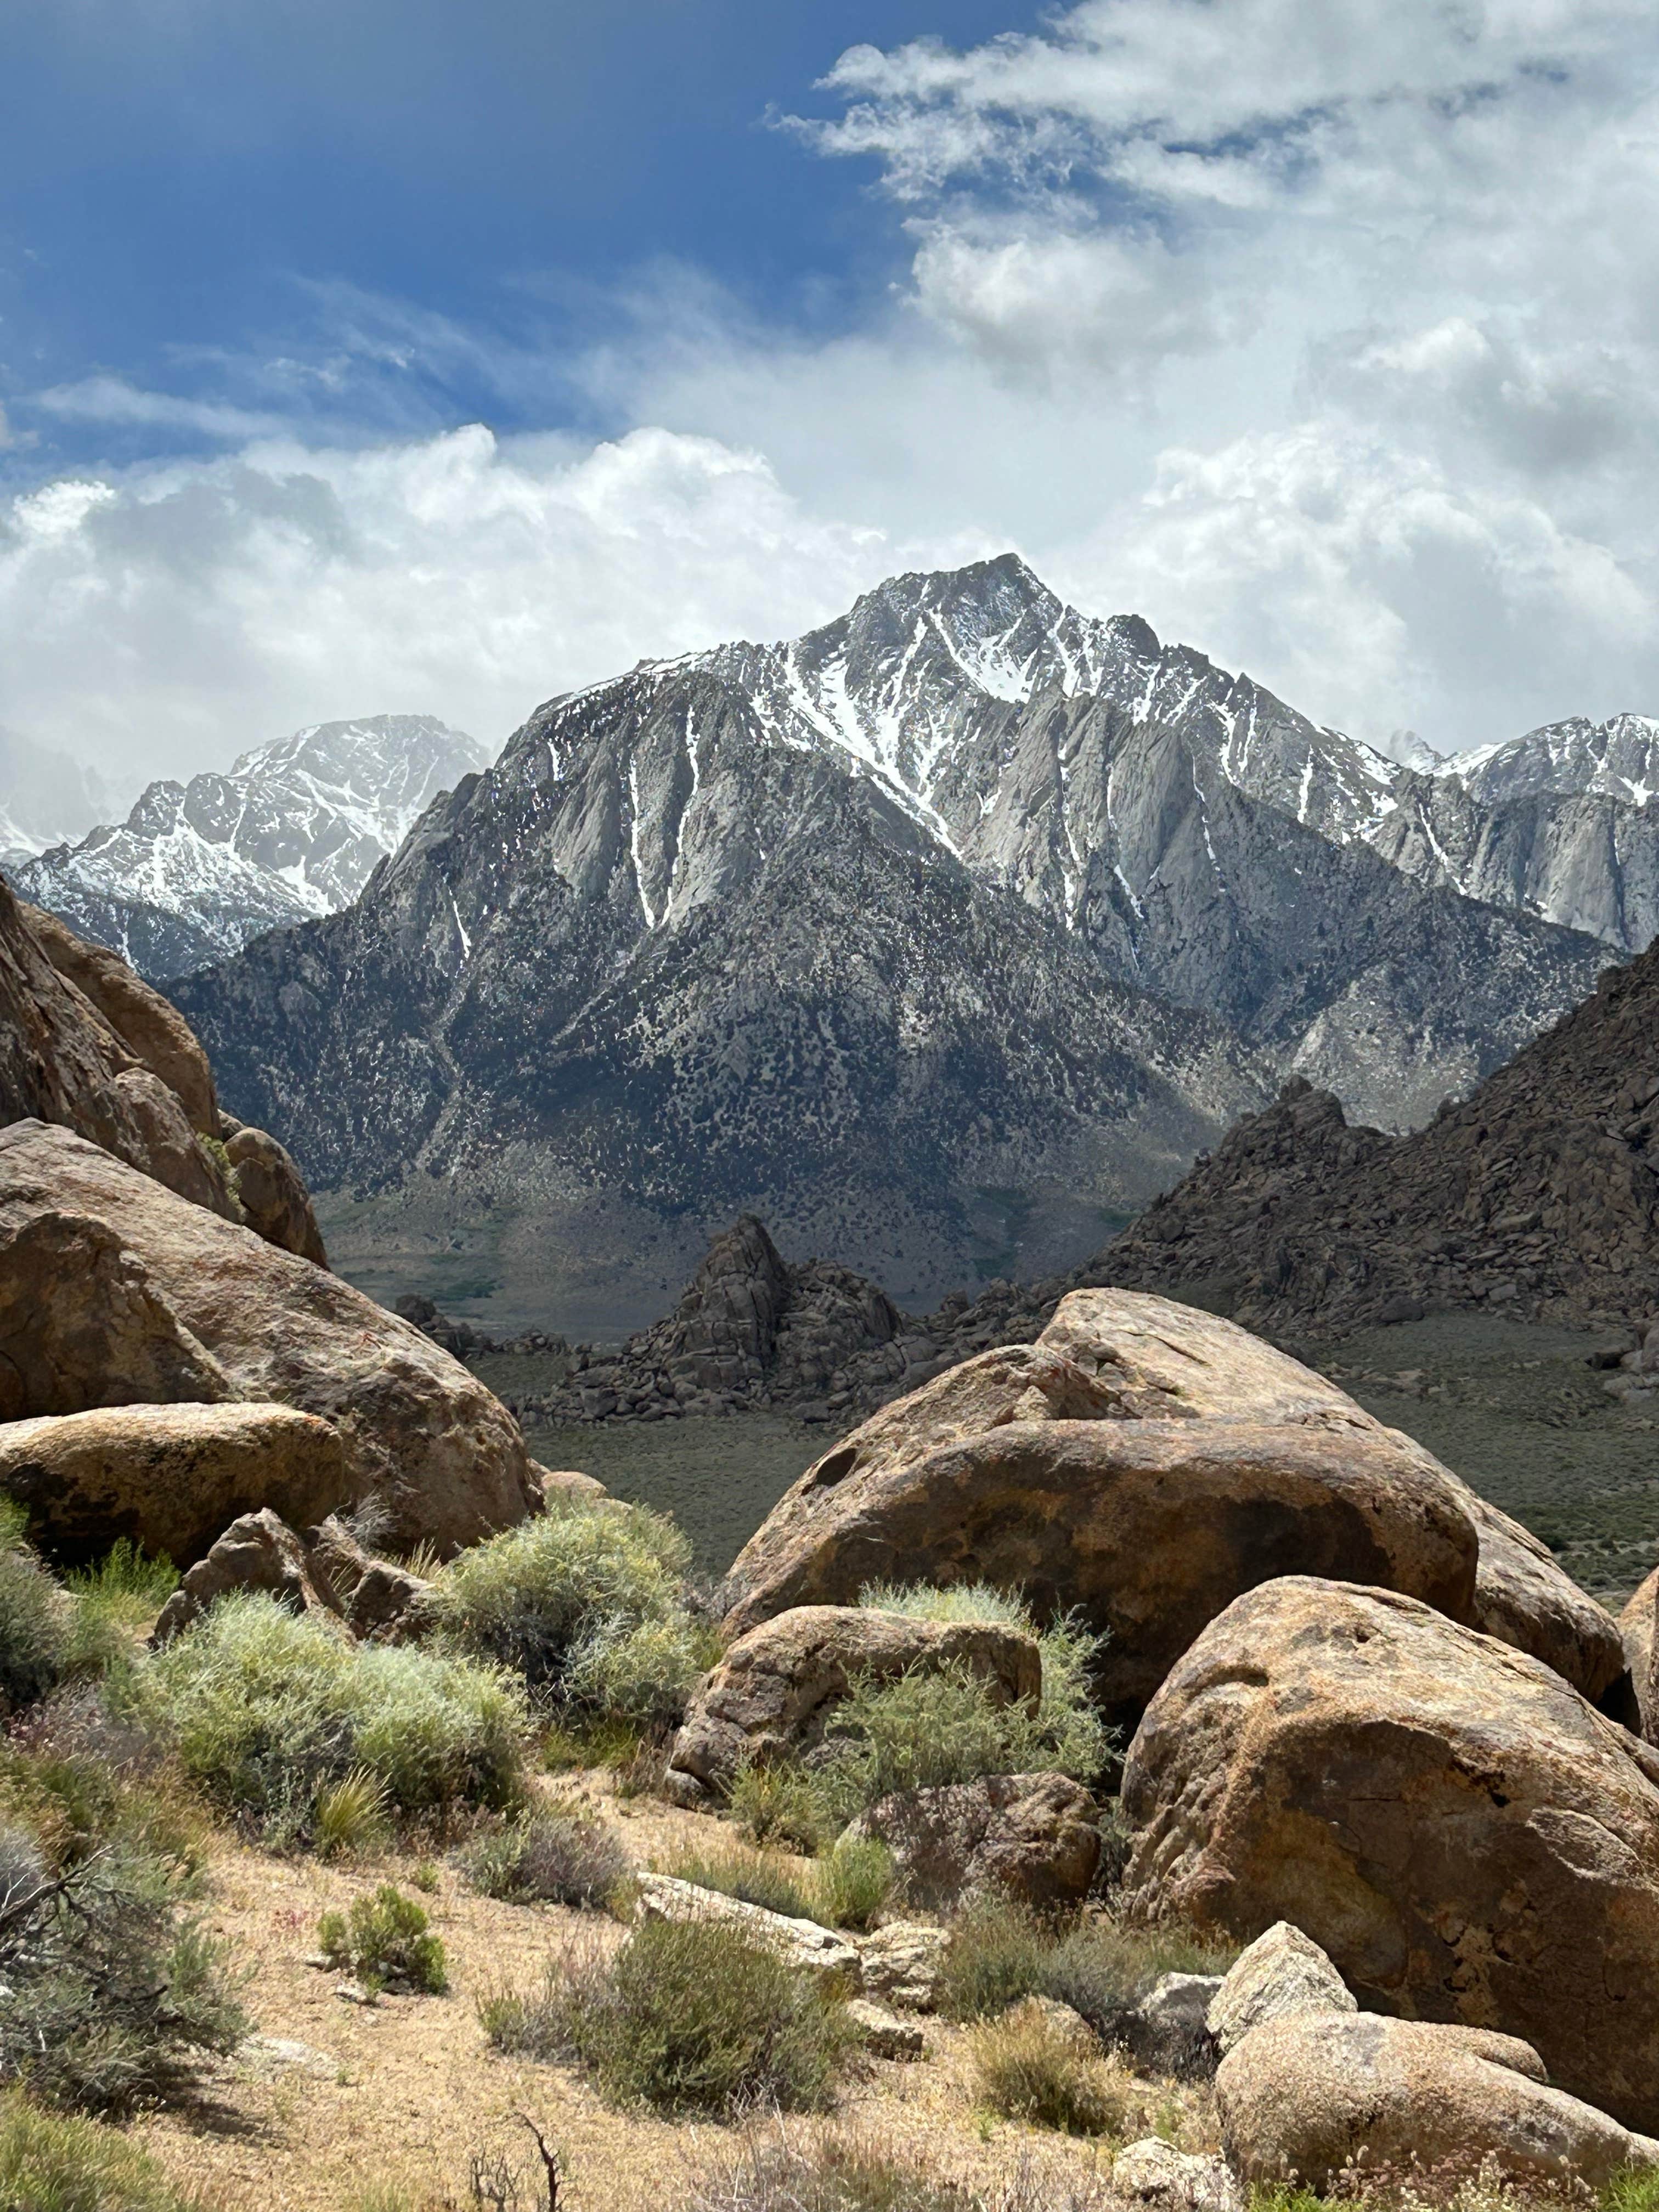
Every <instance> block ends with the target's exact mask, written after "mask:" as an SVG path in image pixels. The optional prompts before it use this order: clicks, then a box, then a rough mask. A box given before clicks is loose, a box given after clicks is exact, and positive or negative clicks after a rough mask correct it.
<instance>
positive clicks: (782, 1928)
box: [637, 1874, 864, 1996]
mask: <svg viewBox="0 0 1659 2212" xmlns="http://www.w3.org/2000/svg"><path fill="white" fill-rule="evenodd" d="M637 1900H638V1913H639V1917H640V1918H641V1920H714V1921H719V1922H720V1923H723V1924H724V1925H725V1926H726V1927H729V1928H734V1929H738V1931H739V1933H741V1934H742V1935H744V1936H747V1937H748V1938H749V1940H750V1942H752V1943H757V1944H764V1945H765V1946H766V1948H768V1949H769V1950H771V1951H775V1952H776V1953H777V1954H778V1956H779V1957H780V1958H781V1959H783V1960H786V1961H787V1964H788V1965H789V1966H792V1967H793V1969H794V1970H795V1972H797V1973H800V1974H805V1975H807V1976H809V1977H810V1978H811V1979H812V1980H813V1981H815V1982H817V1984H818V1986H819V1987H820V1988H821V1989H823V1990H826V1991H828V1992H829V1993H830V1994H832V1995H836V1996H855V1995H857V1994H858V1993H859V1992H860V1990H862V1988H863V1986H864V1970H863V1967H862V1966H861V1965H860V1960H859V1954H858V1953H857V1952H856V1951H855V1950H854V1948H853V1946H852V1945H851V1944H850V1943H849V1942H848V1941H847V1939H846V1937H845V1936H837V1935H836V1933H835V1931H834V1930H833V1929H829V1928H820V1927H819V1926H818V1924H817V1921H816V1920H797V1919H794V1918H793V1917H791V1916H790V1915H789V1914H787V1913H783V1912H769V1911H767V1910H766V1908H765V1906H764V1905H745V1904H744V1901H743V1899H741V1898H737V1897H727V1896H726V1895H724V1894H723V1893H721V1892H720V1890H717V1889H704V1888H703V1887H702V1885H701V1884H700V1883H697V1882H695V1881H680V1880H679V1878H678V1876H677V1875H667V1874H642V1875H640V1876H639V1877H638V1893H637Z"/></svg>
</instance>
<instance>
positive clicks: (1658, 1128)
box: [1097, 947, 1659, 1333]
mask: <svg viewBox="0 0 1659 2212" xmlns="http://www.w3.org/2000/svg"><path fill="white" fill-rule="evenodd" d="M1656 1024H1659V947H1655V948H1654V949H1652V950H1650V951H1648V952H1646V953H1644V954H1643V955H1642V957H1640V958H1639V959H1638V960H1636V961H1634V962H1632V963H1631V965H1630V966H1629V967H1627V968H1622V969H1608V970H1607V973H1606V974H1605V975H1604V976H1603V977H1602V979H1601V987H1599V988H1598V989H1597V991H1596V992H1595V994H1594V995H1593V996H1592V997H1591V998H1589V1000H1586V1001H1585V1003H1584V1004H1583V1006H1578V1007H1576V1008H1574V1010H1573V1011H1572V1012H1571V1013H1570V1014H1568V1015H1567V1016H1566V1017H1565V1019H1564V1020H1562V1021H1560V1022H1559V1023H1558V1024H1556V1025H1555V1026H1554V1027H1553V1029H1551V1030H1548V1031H1547V1032H1546V1033H1545V1035H1543V1036H1541V1037H1538V1038H1537V1039H1535V1040H1534V1042H1532V1043H1531V1044H1529V1045H1528V1047H1527V1048H1525V1050H1524V1051H1522V1052H1521V1053H1519V1054H1517V1055H1516V1058H1515V1059H1514V1060H1511V1061H1510V1062H1509V1064H1508V1065H1507V1066H1504V1067H1503V1068H1500V1069H1499V1070H1498V1072H1497V1073H1496V1074H1494V1075H1492V1076H1491V1077H1489V1078H1488V1079H1487V1080H1486V1082H1485V1083H1484V1084H1482V1085H1480V1088H1479V1089H1478V1090H1477V1091H1475V1092H1474V1095H1473V1097H1470V1098H1469V1099H1468V1100H1467V1101H1466V1102H1465V1103H1463V1104H1462V1105H1461V1106H1457V1107H1455V1108H1452V1109H1449V1110H1448V1111H1446V1112H1444V1113H1443V1114H1441V1115H1437V1117H1436V1119H1435V1120H1434V1121H1432V1122H1431V1123H1430V1125H1429V1126H1428V1127H1426V1128H1425V1129H1421V1130H1419V1131H1418V1132H1417V1133H1415V1134H1413V1135H1411V1136H1408V1137H1404V1138H1390V1137H1387V1136H1384V1135H1383V1134H1382V1133H1379V1132H1378V1131H1376V1130H1374V1129H1365V1128H1352V1127H1348V1125H1347V1123H1346V1121H1345V1119H1344V1116H1343V1114H1342V1109H1341V1108H1340V1104H1339V1103H1338V1102H1337V1100H1336V1099H1335V1098H1334V1097H1331V1096H1330V1094H1329V1093H1328V1092H1322V1091H1313V1090H1310V1089H1309V1088H1308V1087H1307V1086H1306V1085H1301V1084H1297V1085H1291V1086H1290V1087H1289V1088H1288V1089H1287V1090H1286V1091H1285V1093H1284V1094H1283V1095H1282V1096H1281V1097H1280V1098H1279V1100H1278V1102H1277V1103H1275V1104H1274V1105H1273V1107H1271V1108H1270V1109H1268V1110H1267V1112H1266V1113H1264V1114H1261V1115H1254V1116H1251V1117H1250V1118H1249V1119H1248V1120H1246V1121H1243V1122H1241V1123H1240V1125H1239V1126H1238V1127H1237V1128H1235V1129H1233V1130H1231V1132H1230V1133H1229V1134H1228V1136H1227V1139H1226V1140H1225V1143H1223V1144H1222V1145H1220V1146H1218V1147H1217V1148H1216V1150H1215V1151H1214V1152H1212V1154H1211V1155H1210V1157H1209V1158H1207V1159H1206V1160H1204V1161H1202V1162H1200V1164H1199V1165H1198V1166H1196V1167H1195V1168H1194V1170H1192V1172H1191V1174H1190V1175H1188V1176H1187V1177H1186V1178H1185V1180H1184V1181H1183V1182H1181V1183H1180V1184H1178V1185H1177V1186H1176V1188H1175V1189H1174V1190H1173V1191H1171V1192H1170V1194H1168V1195H1167V1196H1166V1197H1164V1198H1163V1199H1161V1200H1159V1201H1158V1204H1157V1205H1155V1206H1152V1207H1150V1208H1149V1209H1148V1210H1147V1212H1146V1213H1144V1214H1143V1215H1142V1216H1141V1217H1140V1218H1139V1220H1138V1221H1137V1222H1136V1223H1135V1225H1134V1226H1133V1229H1132V1230H1131V1231H1129V1232H1128V1234H1127V1236H1125V1237H1123V1238H1121V1239H1120V1240H1119V1242H1117V1243H1115V1244H1114V1245H1113V1246H1112V1247H1111V1248H1110V1249H1109V1250H1108V1251H1106V1252H1104V1253H1103V1254H1102V1255H1100V1259H1099V1261H1098V1262H1097V1266H1098V1267H1099V1269H1100V1271H1101V1273H1102V1274H1103V1278H1104V1279H1109V1280H1111V1281H1113V1282H1117V1283H1123V1284H1127V1285H1137V1286H1142V1287H1160V1286H1161V1287H1165V1288H1171V1287H1173V1286H1175V1285H1177V1284H1183V1283H1184V1284H1186V1285H1189V1286H1191V1285H1202V1286H1204V1287H1205V1288H1206V1291H1207V1292H1208V1293H1209V1294H1210V1295H1211V1296H1215V1295H1222V1296H1225V1298H1226V1299H1227V1301H1228V1303H1229V1304H1230V1308H1231V1310H1232V1311H1233V1312H1234V1313H1235V1314H1236V1315H1237V1317H1238V1318H1239V1319H1241V1320H1243V1321H1245V1322H1251V1323H1253V1324H1255V1325H1259V1326H1263V1327H1267V1328H1274V1329H1278V1330H1280V1331H1285V1330H1304V1331H1305V1330H1314V1331H1332V1332H1338V1333H1340V1332H1341V1331H1342V1330H1345V1329H1347V1328H1353V1327H1356V1326H1359V1325H1361V1324H1363V1323H1365V1322H1373V1321H1387V1320H1397V1319H1403V1318H1407V1317H1410V1316H1413V1315H1414V1314H1415V1313H1418V1312H1420V1311H1421V1310H1424V1308H1425V1306H1426V1307H1445V1306H1449V1307H1460V1306H1461V1307H1474V1306H1489V1307H1492V1308H1493V1309H1494V1310H1498V1309H1501V1310H1507V1311H1510V1312H1515V1313H1518V1314H1523V1315H1537V1316H1543V1317H1545V1318H1547V1319H1551V1320H1559V1321H1565V1322H1578V1323H1582V1322H1585V1321H1587V1320H1598V1321H1599V1320H1605V1319H1607V1318H1608V1317H1609V1316H1625V1317H1628V1318H1632V1319H1642V1320H1645V1319H1646V1318H1647V1317H1648V1316H1651V1315H1652V1314H1654V1313H1655V1312H1656V1311H1659V1233H1656V1232H1659V1077H1656V1076H1655V1075H1653V1074H1652V1073H1650V1072H1649V1070H1650V1064H1651V1059H1652V1042H1653V1037H1654V1035H1655V1030H1656Z"/></svg>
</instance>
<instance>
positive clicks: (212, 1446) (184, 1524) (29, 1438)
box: [0, 1401, 350, 1566]
mask: <svg viewBox="0 0 1659 2212" xmlns="http://www.w3.org/2000/svg"><path fill="white" fill-rule="evenodd" d="M349 1488H350V1477H349V1471H348V1468H347V1466H346V1455H345V1451H344V1449H343V1446H342V1444H341V1442H340V1438H339V1437H338V1435H337V1433H336V1431H334V1430H333V1429H332V1428H331V1426H330V1425H329V1424H328V1423H327V1422H326V1421H323V1420H319V1419H318V1418H317V1417H316V1415H315V1414H313V1413H299V1412H296V1411H295V1408H294V1407H290V1406H273V1405H270V1404H250V1403H248V1402H246V1401H230V1402H228V1403H221V1404H216V1405H191V1404H185V1405H173V1406H143V1405H133V1406H106V1407H96V1408H94V1409H93V1410H91V1411H88V1412H86V1413H64V1414H58V1415H52V1414H48V1415H46V1416H44V1417H42V1418H40V1419H33V1420H21V1421H9V1422H7V1423H5V1424H4V1425H0V1492H9V1494H10V1495H11V1496H12V1497H14V1498H16V1499H18V1500H19V1501H20V1503H21V1504H23V1505H25V1506H27V1509H28V1514H29V1528H30V1533H31V1534H32V1535H33V1537H34V1539H35V1541H37V1542H39V1543H40V1545H41V1546H42V1547H44V1548H45V1549H46V1551H47V1552H49V1553H51V1554H52V1557H53V1558H54V1559H58V1560H59V1561H60V1562H62V1563H64V1564H65V1565H74V1564H77V1563H80V1562H82V1561H85V1560H87V1559H93V1558H94V1557H95V1556H96V1555H97V1554H98V1553H101V1552H106V1551H107V1550H108V1549H109V1547H110V1546H111V1545H112V1543H113V1542H114V1541H116V1539H117V1538H118V1537H123V1536H125V1537H127V1538H130V1539H131V1541H133V1542H135V1543H137V1544H138V1545H140V1546H142V1547H143V1549H144V1550H145V1551H147V1552H151V1553H161V1554H163V1555H165V1556H166V1557H167V1559H171V1560H172V1561H173V1564H174V1565H175V1566H189V1565H191V1563H192V1562H193V1561H195V1560H197V1559H200V1558H201V1557H202V1555H203V1553H204V1552H206V1550H207V1549H208V1547H209V1546H210V1544H211V1543H212V1542H213V1541H214V1539H215V1537H216V1536H217V1535H218V1534H219V1533H220V1531H221V1530H222V1528H224V1527H225V1526H226V1524H227V1522H231V1521H234V1520H235V1519H236V1518H237V1517H238V1516H240V1515H241V1514H244V1513H251V1512H257V1511H258V1509H259V1508H260V1507H261V1506H270V1507H272V1508H274V1509H275V1510H276V1512H277V1513H279V1514H280V1515H281V1516H283V1519H284V1520H286V1521H289V1522H300V1523H304V1522H311V1521H315V1520H317V1519H318V1518H319V1516H322V1515H323V1514H325V1513H329V1512H331V1511H332V1510H333V1509H334V1507H335V1506H337V1505H338V1504H341V1503H342V1502H343V1499H344V1498H345V1497H346V1495H347V1494H348V1492H349Z"/></svg>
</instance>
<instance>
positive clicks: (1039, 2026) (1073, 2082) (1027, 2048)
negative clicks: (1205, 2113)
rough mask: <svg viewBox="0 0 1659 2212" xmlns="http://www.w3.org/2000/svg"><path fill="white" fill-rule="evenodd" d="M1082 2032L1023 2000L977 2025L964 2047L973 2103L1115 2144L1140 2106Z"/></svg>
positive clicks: (1120, 2072)
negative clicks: (1105, 2138)
mask: <svg viewBox="0 0 1659 2212" xmlns="http://www.w3.org/2000/svg"><path fill="white" fill-rule="evenodd" d="M1085 2033H1086V2031H1074V2030H1072V2029H1068V2028H1066V2027H1063V2026H1060V2025H1059V2024H1057V2023H1056V2022H1054V2021H1051V2020H1050V2019H1049V2018H1048V2016H1047V2015H1046V2014H1045V2013H1044V2012H1043V2011H1042V2008H1041V2007H1040V2006H1039V2005H1037V2004H1036V2003H1034V2002H1030V2001H1029V2000H1028V2001H1027V2002H1024V2003H1022V2004H1018V2005H1016V2006H1014V2007H1013V2008H1012V2010H1010V2011H1008V2012H1006V2013H1004V2014H1002V2015H1000V2017H999V2018H998V2019H995V2020H989V2021H981V2023H980V2025H979V2026H978V2027H976V2028H975V2030H974V2031H973V2035H972V2039H971V2044H970V2048H971V2051H972V2053H973V2062H974V2076H975V2085H976V2087H977V2088H978V2090H979V2093H980V2095H981V2098H982V2099H983V2100H984V2101H985V2103H986V2104H987V2106H989V2108H990V2109H991V2111H993V2112H998V2113H1000V2114H1001V2116H1002V2117H1003V2118H1005V2119H1010V2120H1024V2121H1025V2122H1027V2123H1028V2124H1030V2125H1031V2126H1033V2127H1041V2128H1055V2129H1058V2130H1060V2131H1062V2132H1063V2133H1064V2134H1066V2135H1074V2136H1110V2137H1121V2136H1122V2134H1123V2132H1124V2130H1125V2129H1126V2128H1127V2127H1128V2126H1129V2125H1130V2124H1132V2123H1133V2122H1135V2121H1138V2120H1139V2118H1140V2113H1141V2103H1140V2100H1139V2097H1138V2095H1137V2093H1136V2091H1135V2088H1134V2085H1133V2081H1132V2080H1131V2079H1130V2077H1129V2076H1128V2075H1127V2073H1126V2072H1125V2070H1124V2069H1123V2068H1122V2066H1121V2064H1119V2063H1114V2062H1112V2061H1111V2060H1109V2059H1108V2058H1107V2057H1105V2056H1104V2055H1103V2052H1102V2051H1100V2049H1099V2047H1098V2046H1097V2045H1095V2044H1094V2043H1093V2040H1092V2039H1090V2040H1089V2041H1088V2042H1085V2039H1084V2036H1085Z"/></svg>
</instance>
